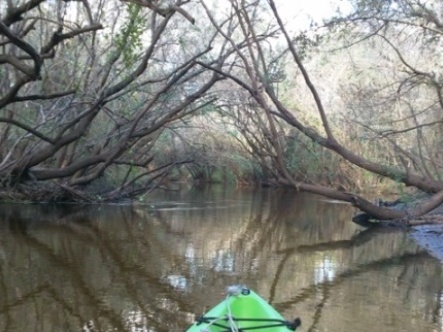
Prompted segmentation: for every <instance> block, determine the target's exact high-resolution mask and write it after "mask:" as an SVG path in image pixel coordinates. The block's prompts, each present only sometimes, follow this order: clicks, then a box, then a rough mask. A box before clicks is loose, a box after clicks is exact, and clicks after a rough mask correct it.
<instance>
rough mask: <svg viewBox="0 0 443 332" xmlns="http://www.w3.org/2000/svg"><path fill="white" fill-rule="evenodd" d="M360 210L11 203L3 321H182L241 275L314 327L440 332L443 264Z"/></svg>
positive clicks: (191, 197)
mask: <svg viewBox="0 0 443 332" xmlns="http://www.w3.org/2000/svg"><path fill="white" fill-rule="evenodd" d="M351 216H352V209H351V208H350V207H349V206H344V205H333V204H328V203H325V202H322V201H320V200H319V199H317V198H316V197H313V196H307V195H300V194H296V193H293V192H285V191H272V190H262V191H254V192H253V191H250V192H248V191H232V190H231V191H228V190H193V191H191V192H188V193H178V192H177V193H169V194H168V195H166V194H161V195H160V194H158V195H157V196H155V200H153V202H151V203H150V204H149V206H98V205H97V206H75V205H68V206H63V207H61V206H58V207H56V206H50V205H11V206H6V205H3V207H2V209H1V210H0V227H1V231H0V299H1V300H0V331H8V332H9V331H25V330H29V328H30V327H32V328H31V329H32V330H35V331H60V330H63V331H115V330H118V331H183V330H184V329H185V328H186V326H187V324H190V323H191V322H192V320H193V318H194V313H196V314H200V313H202V312H204V311H205V310H207V309H209V308H210V307H211V306H212V305H214V304H215V303H217V302H219V301H220V300H221V299H222V298H223V297H224V288H225V286H227V285H230V284H236V283H242V284H247V285H249V286H250V287H252V288H254V289H255V290H257V291H258V292H259V293H260V294H262V295H263V296H264V297H265V298H267V299H268V300H269V301H270V302H271V303H272V304H273V305H274V306H275V307H276V308H277V309H278V310H279V311H281V312H282V313H283V314H284V315H285V316H286V317H288V318H293V317H292V316H296V315H297V316H300V317H302V320H303V324H304V328H303V330H306V331H324V330H331V331H340V330H368V327H370V328H371V329H379V330H383V331H399V330H402V329H404V330H409V329H414V330H415V331H429V330H434V331H442V309H441V308H442V289H443V287H442V271H441V263H440V262H438V261H437V260H435V259H434V258H432V257H431V256H429V255H428V254H427V253H426V252H424V251H423V250H422V249H420V248H419V247H418V246H417V245H416V244H415V243H414V242H413V241H412V240H411V239H410V238H409V236H408V234H407V233H405V232H402V231H397V230H393V229H384V230H375V229H368V230H364V229H362V228H360V227H359V226H356V225H354V224H352V223H351V222H350V218H351Z"/></svg>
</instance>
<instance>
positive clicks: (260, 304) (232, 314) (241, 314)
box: [186, 286, 301, 332]
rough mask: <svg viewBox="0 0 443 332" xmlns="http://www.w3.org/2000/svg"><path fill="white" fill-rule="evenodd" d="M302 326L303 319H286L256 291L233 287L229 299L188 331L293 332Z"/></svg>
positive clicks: (229, 289) (229, 292)
mask: <svg viewBox="0 0 443 332" xmlns="http://www.w3.org/2000/svg"><path fill="white" fill-rule="evenodd" d="M234 287H235V288H234ZM300 324H301V322H300V319H299V318H297V319H295V320H294V321H293V322H289V321H287V320H285V319H284V318H283V317H282V316H281V315H280V313H279V312H278V311H277V310H275V309H274V308H273V307H272V306H271V305H269V304H268V302H266V301H265V300H264V299H263V298H261V297H260V296H259V295H258V294H257V293H255V292H254V291H252V290H250V289H248V288H246V287H239V286H231V287H229V288H228V295H227V297H226V299H225V300H224V301H222V302H220V303H219V304H217V305H216V306H215V307H214V308H212V309H211V310H209V311H208V312H207V313H206V314H205V315H204V316H202V317H200V318H199V319H198V320H197V321H196V323H195V324H194V325H192V326H191V327H190V328H189V329H188V330H187V331H186V332H202V331H204V332H223V331H225V332H230V331H249V330H257V331H259V332H289V331H295V330H296V329H297V327H298V326H299V325H300Z"/></svg>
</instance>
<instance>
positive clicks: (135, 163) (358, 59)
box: [0, 0, 443, 219]
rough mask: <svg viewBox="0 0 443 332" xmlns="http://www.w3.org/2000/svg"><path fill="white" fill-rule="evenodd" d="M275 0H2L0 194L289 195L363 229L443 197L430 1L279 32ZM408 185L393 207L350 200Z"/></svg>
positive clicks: (407, 0)
mask: <svg viewBox="0 0 443 332" xmlns="http://www.w3.org/2000/svg"><path fill="white" fill-rule="evenodd" d="M280 6H281V4H280V3H277V2H276V1H274V0H267V1H265V0H262V1H260V0H257V1H235V0H231V1H228V0H226V1H221V2H220V1H216V2H210V1H203V0H200V1H189V0H177V1H149V0H144V1H143V0H121V1H117V0H106V1H104V0H97V1H92V0H89V1H88V0H81V1H74V0H72V1H68V0H65V1H50V0H20V1H6V2H4V3H2V4H0V12H1V21H0V44H1V51H0V190H1V197H2V199H13V200H15V199H26V200H32V201H42V200H45V201H48V200H49V201H64V200H77V201H115V200H121V199H123V198H133V197H136V196H140V195H144V194H146V193H147V192H149V191H150V190H151V189H152V188H155V187H158V186H163V185H167V183H168V182H170V181H174V180H180V181H184V180H187V181H194V182H197V181H200V182H208V181H219V182H233V183H234V182H235V183H237V184H261V185H263V184H266V185H276V186H280V185H284V186H290V187H294V188H297V189H298V190H304V191H309V192H313V193H317V194H321V195H325V196H328V197H332V198H335V199H339V200H344V201H348V202H352V203H353V204H354V205H355V206H357V207H358V208H360V209H361V210H363V211H366V212H368V213H369V214H370V215H372V216H374V217H375V218H380V219H400V218H404V217H411V216H414V217H416V216H420V215H423V214H425V213H427V212H428V211H429V210H432V209H433V208H435V207H436V206H438V205H439V204H441V202H442V201H443V180H442V177H443V162H442V160H443V158H442V157H443V141H442V139H443V138H442V137H443V136H442V133H443V118H442V114H443V97H442V87H443V78H442V77H443V76H442V74H441V73H442V69H441V65H440V58H441V54H442V52H441V45H442V44H441V36H442V33H443V16H442V15H443V14H442V13H443V10H442V9H443V4H441V3H440V2H438V1H427V2H426V3H424V2H422V1H418V0H400V1H386V0H372V1H365V0H350V2H349V7H346V8H347V9H346V13H344V14H343V13H340V12H338V14H337V15H336V17H331V18H330V19H329V20H328V21H327V22H325V23H324V24H323V25H321V26H319V25H312V26H311V27H310V28H309V29H307V30H305V31H297V32H292V31H293V30H294V25H293V22H291V21H290V20H289V21H287V19H286V18H285V17H283V16H282V15H283V12H284V11H282V12H279V8H280ZM406 187H413V188H417V189H419V190H420V191H423V192H425V193H428V194H429V196H428V199H426V200H424V201H423V202H422V203H421V204H418V205H416V206H415V207H414V208H412V209H410V210H408V211H405V210H397V209H390V208H388V207H386V206H383V205H380V204H375V203H371V202H370V201H368V200H366V199H364V198H362V197H361V196H359V195H357V194H356V193H357V192H362V191H367V190H369V189H374V188H375V189H380V188H391V189H392V188H393V189H395V190H396V191H397V192H401V191H404V190H405V188H406Z"/></svg>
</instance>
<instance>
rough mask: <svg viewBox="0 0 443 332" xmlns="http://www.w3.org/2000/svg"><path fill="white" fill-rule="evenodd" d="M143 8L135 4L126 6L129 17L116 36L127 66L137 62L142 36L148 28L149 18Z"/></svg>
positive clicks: (119, 49)
mask: <svg viewBox="0 0 443 332" xmlns="http://www.w3.org/2000/svg"><path fill="white" fill-rule="evenodd" d="M141 8H142V7H141V6H138V5H135V4H129V5H128V6H127V7H126V11H127V14H128V17H129V19H128V21H127V22H126V23H125V24H124V25H123V27H122V30H121V32H120V33H118V34H117V36H116V37H115V42H116V44H117V48H118V51H119V53H121V54H122V55H123V61H124V62H125V65H127V66H131V65H133V64H134V63H135V61H136V60H137V51H138V50H140V48H141V47H142V39H141V36H142V34H143V32H144V31H145V29H146V26H147V20H146V19H145V18H144V17H143V15H142V14H141Z"/></svg>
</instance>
